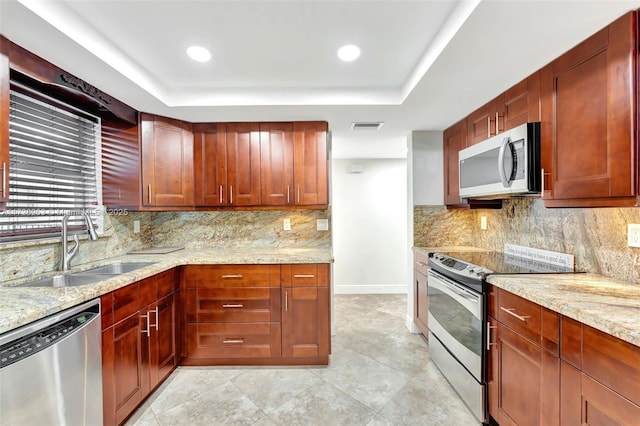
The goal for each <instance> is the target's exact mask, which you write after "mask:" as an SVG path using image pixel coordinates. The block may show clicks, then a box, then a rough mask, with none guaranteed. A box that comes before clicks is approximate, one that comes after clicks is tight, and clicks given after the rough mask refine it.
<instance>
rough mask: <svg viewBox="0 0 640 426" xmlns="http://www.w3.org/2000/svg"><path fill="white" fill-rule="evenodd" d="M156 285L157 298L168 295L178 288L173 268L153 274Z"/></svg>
mask: <svg viewBox="0 0 640 426" xmlns="http://www.w3.org/2000/svg"><path fill="white" fill-rule="evenodd" d="M155 278H156V281H157V283H158V284H157V285H158V287H157V288H158V295H157V298H158V299H162V298H163V297H165V296H168V295H170V294H171V293H173V292H174V291H176V290H177V289H178V280H177V279H176V273H175V269H171V270H170V271H166V272H162V273H160V274H158V275H156V276H155Z"/></svg>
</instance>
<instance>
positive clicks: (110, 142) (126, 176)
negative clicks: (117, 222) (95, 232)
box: [101, 119, 141, 210]
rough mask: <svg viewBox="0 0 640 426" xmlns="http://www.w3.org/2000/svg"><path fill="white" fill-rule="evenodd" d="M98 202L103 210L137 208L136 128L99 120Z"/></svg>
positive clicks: (138, 204) (137, 158)
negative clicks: (100, 161) (100, 158)
mask: <svg viewBox="0 0 640 426" xmlns="http://www.w3.org/2000/svg"><path fill="white" fill-rule="evenodd" d="M101 128H102V135H101V136H102V147H101V150H102V202H103V203H104V205H105V206H107V207H117V208H129V209H133V210H139V208H140V200H141V198H140V197H141V196H140V142H139V141H138V130H139V129H138V126H137V125H132V124H128V123H122V122H118V121H115V120H106V119H103V120H102V125H101Z"/></svg>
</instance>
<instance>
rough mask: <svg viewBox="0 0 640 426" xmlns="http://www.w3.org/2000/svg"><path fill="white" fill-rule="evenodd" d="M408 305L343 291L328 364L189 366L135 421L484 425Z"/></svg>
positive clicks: (134, 425)
mask: <svg viewBox="0 0 640 426" xmlns="http://www.w3.org/2000/svg"><path fill="white" fill-rule="evenodd" d="M405 315H406V296H404V295H336V296H335V326H336V335H335V336H333V348H332V349H333V353H332V355H331V357H330V363H329V366H327V367H284V368H283V367H249V368H244V367H243V368H238V367H180V368H178V369H177V370H176V371H175V372H174V373H173V374H172V375H171V377H169V379H167V381H166V382H165V383H164V384H163V385H162V386H161V387H160V388H159V389H158V390H157V391H156V392H155V393H154V394H153V395H151V397H150V398H149V399H148V400H147V401H146V402H145V404H144V405H143V406H142V407H140V409H138V411H136V413H134V415H133V416H132V417H131V419H130V420H129V421H128V422H127V425H129V426H168V425H184V426H187V425H188V426H192V425H256V426H267V425H287V426H289V425H305V426H312V425H331V426H333V425H363V426H364V425H368V426H388V425H452V426H465V425H477V424H478V423H477V422H476V421H475V419H474V418H473V417H472V415H471V414H470V412H469V411H468V410H467V408H466V407H465V406H464V404H463V403H462V402H461V401H460V399H459V398H458V397H457V395H456V394H455V393H454V391H453V390H452V389H451V387H450V386H449V384H448V383H447V381H446V380H445V379H444V378H443V377H442V375H441V374H440V372H439V371H438V369H437V368H436V367H435V366H434V365H433V364H432V363H431V361H430V360H429V356H428V353H427V344H426V341H425V340H424V339H423V338H422V336H420V335H415V334H411V333H409V332H408V331H407V328H406V327H405Z"/></svg>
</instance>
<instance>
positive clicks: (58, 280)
mask: <svg viewBox="0 0 640 426" xmlns="http://www.w3.org/2000/svg"><path fill="white" fill-rule="evenodd" d="M154 263H155V262H127V263H121V262H118V263H112V264H110V265H105V266H100V267H98V268H93V269H89V270H88V271H84V272H76V273H73V274H66V275H54V276H53V277H49V278H44V279H41V280H37V281H32V282H29V283H26V284H22V285H21V287H76V286H79V285H85V284H93V283H97V282H98V281H104V280H107V279H109V278H110V277H109V275H114V276H115V275H120V274H126V273H127V272H131V271H135V270H136V269H140V268H144V267H145V266H149V265H153V264H154Z"/></svg>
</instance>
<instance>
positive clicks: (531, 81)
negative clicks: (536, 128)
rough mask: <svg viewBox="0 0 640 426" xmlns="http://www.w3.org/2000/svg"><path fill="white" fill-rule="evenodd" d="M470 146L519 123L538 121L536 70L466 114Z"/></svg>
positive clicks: (538, 73) (537, 78)
mask: <svg viewBox="0 0 640 426" xmlns="http://www.w3.org/2000/svg"><path fill="white" fill-rule="evenodd" d="M466 120H467V131H468V135H467V145H466V146H471V145H474V144H476V143H478V142H482V141H483V140H485V139H488V138H490V137H491V136H495V135H497V134H499V133H501V132H504V131H505V130H509V129H513V128H514V127H517V126H519V125H521V124H524V123H527V122H533V121H540V72H538V71H536V72H535V73H533V74H532V75H531V76H529V77H527V78H525V79H524V80H522V81H521V82H519V83H518V84H516V85H514V86H513V87H511V88H510V89H508V90H507V91H506V92H504V93H502V94H500V95H499V96H498V97H496V98H495V99H493V100H491V101H490V102H488V103H487V104H485V105H483V106H481V107H480V108H478V109H477V110H475V111H474V112H472V113H471V114H469V116H468V117H467V119H466Z"/></svg>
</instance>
